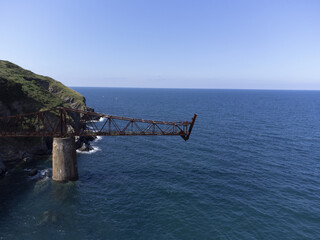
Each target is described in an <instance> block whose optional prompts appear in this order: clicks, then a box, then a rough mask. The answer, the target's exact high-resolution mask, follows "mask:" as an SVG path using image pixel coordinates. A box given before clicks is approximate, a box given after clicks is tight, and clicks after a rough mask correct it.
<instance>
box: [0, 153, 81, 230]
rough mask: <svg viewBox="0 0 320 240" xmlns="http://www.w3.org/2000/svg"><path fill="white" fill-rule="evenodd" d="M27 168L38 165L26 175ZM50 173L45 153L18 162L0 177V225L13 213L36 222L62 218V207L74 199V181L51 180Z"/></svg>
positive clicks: (48, 159) (49, 161)
mask: <svg viewBox="0 0 320 240" xmlns="http://www.w3.org/2000/svg"><path fill="white" fill-rule="evenodd" d="M30 169H38V173H37V174H36V175H35V176H29V175H28V171H29V170H30ZM51 175H52V172H51V157H46V158H41V159H38V160H36V161H33V162H30V163H24V162H22V163H19V164H17V166H15V167H14V168H11V169H10V170H9V174H8V175H7V176H5V177H2V178H1V179H0V203H1V204H0V229H1V228H2V227H3V225H4V223H5V222H8V219H9V221H10V218H12V219H13V218H16V217H17V216H19V217H20V218H21V219H23V218H24V217H26V216H31V218H32V219H33V220H34V221H33V222H34V223H35V224H36V225H43V224H47V223H54V222H58V221H59V219H63V216H64V210H63V209H65V208H66V206H68V205H69V206H70V205H72V202H73V201H74V198H73V196H74V194H76V183H74V182H67V183H58V182H54V181H52V179H51ZM22 221H23V220H22Z"/></svg>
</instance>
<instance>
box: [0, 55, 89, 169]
mask: <svg viewBox="0 0 320 240" xmlns="http://www.w3.org/2000/svg"><path fill="white" fill-rule="evenodd" d="M57 106H64V107H72V108H76V109H80V110H91V109H90V108H88V107H87V106H86V100H85V98H84V97H83V96H82V95H81V94H79V93H78V92H76V91H74V90H72V89H70V88H68V87H66V86H65V85H63V84H62V83H60V82H58V81H56V80H54V79H52V78H50V77H46V76H41V75H38V74H35V73H33V72H31V71H29V70H26V69H23V68H21V67H19V66H18V65H16V64H13V63H11V62H9V61H3V60H0V116H10V115H17V114H24V113H30V112H38V111H41V110H46V109H50V108H53V107H57ZM81 141H86V140H81ZM78 145H81V143H78ZM51 149H52V138H50V137H47V138H40V137H39V138H1V137H0V175H1V174H3V173H4V172H5V170H6V168H7V167H8V166H9V165H14V164H15V163H17V162H19V161H31V160H32V159H34V158H36V157H39V156H43V155H48V154H51Z"/></svg>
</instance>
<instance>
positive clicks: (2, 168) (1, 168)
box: [0, 161, 7, 176]
mask: <svg viewBox="0 0 320 240" xmlns="http://www.w3.org/2000/svg"><path fill="white" fill-rule="evenodd" d="M6 170H7V169H6V166H5V165H4V164H3V162H1V161H0V176H1V175H2V174H4V173H5V172H6Z"/></svg>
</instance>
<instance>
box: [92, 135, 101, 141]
mask: <svg viewBox="0 0 320 240" xmlns="http://www.w3.org/2000/svg"><path fill="white" fill-rule="evenodd" d="M101 139H102V137H101V136H97V138H96V139H95V140H94V141H93V142H98V141H100V140H101Z"/></svg>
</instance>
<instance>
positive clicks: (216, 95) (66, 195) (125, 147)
mask: <svg viewBox="0 0 320 240" xmlns="http://www.w3.org/2000/svg"><path fill="white" fill-rule="evenodd" d="M75 89H76V90H77V91H78V92H80V93H81V94H83V95H84V96H85V97H86V98H87V105H88V106H91V107H93V108H95V110H96V112H102V113H108V114H113V115H120V116H129V117H137V118H145V119H157V120H158V119H159V120H172V121H177V120H189V119H191V117H192V115H193V113H197V114H198V119H197V122H196V125H195V127H194V130H193V133H192V135H191V138H190V140H189V141H188V142H184V141H183V140H182V139H181V138H180V137H161V136H146V137H141V136H130V137H122V136H121V137H104V138H102V139H99V140H98V141H95V142H93V146H95V147H96V151H95V152H94V153H90V154H78V166H79V175H80V180H79V181H77V182H74V183H71V182H70V183H67V184H58V183H54V182H52V181H51V179H50V176H51V159H50V158H48V159H47V158H45V159H40V160H38V161H36V162H34V163H32V164H27V165H23V164H21V165H20V166H19V167H18V168H17V169H15V170H14V171H12V172H11V174H10V176H8V177H6V178H2V179H0V201H1V202H0V239H34V240H37V239H41V240H42V239H55V240H57V239H268V240H270V239H320V128H319V125H320V92H318V91H253V90H252V91H246V90H242V91H240V90H173V89H117V88H75ZM34 167H36V168H38V169H40V170H42V171H41V173H42V174H43V176H39V175H38V176H36V177H28V176H27V172H26V171H25V170H26V169H28V168H34ZM46 175H48V176H47V177H46Z"/></svg>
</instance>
